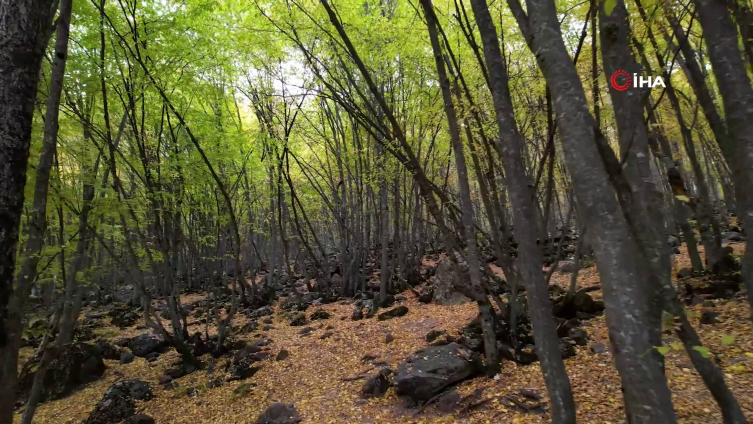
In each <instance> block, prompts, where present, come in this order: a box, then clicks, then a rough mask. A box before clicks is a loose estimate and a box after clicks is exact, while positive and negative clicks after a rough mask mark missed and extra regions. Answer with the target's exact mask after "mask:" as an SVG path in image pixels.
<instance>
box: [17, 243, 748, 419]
mask: <svg viewBox="0 0 753 424" xmlns="http://www.w3.org/2000/svg"><path fill="white" fill-rule="evenodd" d="M734 247H735V251H736V252H740V251H741V249H742V248H743V245H735V246H734ZM675 262H676V264H675V269H679V268H682V267H684V266H686V264H687V262H688V259H687V256H686V255H685V252H684V250H683V252H682V254H681V255H678V256H677V257H676V258H675ZM569 277H570V275H569V274H559V273H556V274H555V276H554V278H553V282H554V283H556V284H562V285H566V284H567V283H568V281H569ZM598 281H599V277H598V273H597V272H596V269H595V268H593V267H591V268H587V269H585V270H582V271H581V274H580V278H579V286H580V287H586V286H591V285H596V284H598ZM592 294H594V295H595V297H597V298H598V297H599V296H600V292H595V293H592ZM405 295H406V296H407V297H408V300H407V301H406V302H404V304H405V305H407V306H408V308H409V310H410V311H409V313H408V314H407V315H406V316H404V317H400V318H395V319H392V320H389V321H378V320H376V318H374V319H368V320H361V321H356V322H354V321H351V320H350V319H349V317H350V312H351V310H352V306H351V305H340V304H331V305H324V306H322V307H321V308H322V309H325V310H326V311H327V312H329V313H330V314H331V315H332V317H331V318H330V319H328V320H324V321H316V322H314V323H313V324H312V326H313V327H314V328H315V331H313V332H312V333H311V334H310V335H307V336H301V335H299V334H298V331H299V330H300V327H290V326H289V325H288V324H287V321H286V320H283V319H282V318H281V317H279V316H277V315H275V316H274V319H275V322H274V324H273V327H274V328H273V329H271V330H270V331H266V332H255V333H251V334H249V335H247V338H248V339H249V340H257V339H258V338H261V337H265V338H270V339H272V341H273V342H272V344H271V347H272V353H273V354H276V353H277V352H278V351H280V350H281V349H287V350H288V351H289V352H290V357H289V358H288V359H287V360H283V361H275V360H274V355H273V356H272V358H271V359H269V360H267V361H264V362H263V363H262V366H263V368H262V370H261V371H259V372H258V373H257V374H256V375H254V376H253V377H251V378H250V379H248V380H246V381H242V382H229V383H225V384H224V385H223V386H221V387H217V388H210V389H206V388H205V384H206V383H207V382H209V381H210V380H213V379H214V378H216V377H217V376H219V372H220V371H216V372H215V373H214V374H210V373H209V372H208V371H206V370H202V371H197V372H195V373H193V374H190V375H188V376H185V377H182V378H180V379H178V380H176V382H177V383H178V387H177V388H176V389H173V390H170V391H167V390H164V389H163V388H161V387H160V386H159V385H158V384H157V380H158V378H159V377H160V376H161V375H162V374H163V373H164V371H165V370H166V369H167V368H170V367H171V364H172V363H173V362H175V361H176V359H177V354H176V353H175V352H174V351H173V352H170V353H168V354H164V355H162V356H161V357H160V358H159V359H158V360H157V361H155V362H153V363H147V362H146V361H145V360H144V359H142V358H136V360H135V361H134V362H133V363H131V364H127V365H120V364H118V362H117V361H105V362H106V364H107V367H108V368H107V371H106V373H105V376H104V378H102V379H101V380H99V381H97V382H94V383H92V384H89V385H88V386H85V387H83V388H82V389H81V390H79V391H77V392H75V393H74V394H72V395H70V396H68V397H66V398H64V399H60V400H57V401H52V402H47V403H45V404H43V405H41V406H40V407H39V409H38V412H37V414H36V419H35V423H38V424H69V423H76V424H77V423H80V422H81V421H82V420H84V419H85V418H86V417H87V416H88V414H89V413H90V412H91V411H92V410H93V409H94V406H95V404H96V403H97V402H98V401H99V400H100V399H101V398H102V396H103V394H104V392H105V391H106V390H107V388H108V387H109V386H110V385H112V384H113V383H114V382H116V381H117V380H119V379H124V378H138V379H141V380H144V381H147V382H150V383H152V384H153V387H154V391H155V395H156V397H155V398H154V399H153V400H150V401H147V402H142V403H139V405H138V410H139V411H141V412H145V413H146V414H148V415H150V416H152V417H153V418H154V419H155V421H156V422H157V423H158V424H167V423H176V424H177V423H185V424H204V423H206V424H210V423H212V424H214V423H228V424H230V423H238V424H241V423H243V424H246V423H253V422H254V421H255V420H256V418H257V417H258V415H259V413H260V412H261V411H263V410H264V409H265V408H266V407H267V406H268V405H269V404H270V403H272V402H276V401H280V402H287V403H293V404H295V406H296V408H297V409H298V411H299V413H300V415H301V416H302V417H303V418H304V421H303V422H304V423H368V424H370V423H374V424H376V423H385V424H386V423H514V424H522V423H546V422H549V415H548V413H547V411H546V408H544V410H543V411H541V410H534V411H531V412H524V411H523V410H521V409H520V408H518V407H516V406H514V405H513V404H511V403H510V402H509V401H507V400H505V396H507V395H514V394H516V393H518V392H519V390H521V389H534V390H536V391H538V392H539V393H541V394H542V395H543V396H544V399H546V389H545V386H544V382H543V378H542V374H541V372H540V370H539V367H538V365H537V364H534V365H530V366H520V365H516V364H514V363H512V362H509V361H505V362H504V363H503V366H502V372H501V374H500V375H499V376H498V378H496V379H489V378H485V377H479V378H476V379H473V380H470V381H466V382H464V383H462V384H460V385H459V386H458V387H457V391H458V392H459V393H460V394H461V395H462V396H466V395H471V394H472V393H474V392H475V393H476V397H475V398H477V399H478V400H479V401H478V402H476V403H477V407H475V408H473V409H472V410H470V411H464V412H459V413H458V412H456V413H451V414H443V413H440V412H439V411H437V410H436V408H434V407H427V408H426V409H425V410H423V411H419V410H418V409H417V408H415V407H410V406H408V405H405V404H404V403H403V401H401V400H400V399H399V398H398V397H397V396H396V395H395V394H394V393H392V391H391V390H390V391H389V392H388V394H387V395H386V396H385V397H383V398H377V399H369V400H362V399H360V396H359V394H360V388H361V386H362V384H363V380H356V381H343V379H344V378H348V377H353V376H357V375H360V374H363V373H364V372H367V371H368V372H372V373H373V371H370V368H372V366H371V365H370V364H368V363H365V362H364V361H362V358H363V357H364V355H367V354H369V355H373V356H377V357H378V358H379V360H382V361H386V362H388V363H389V364H390V366H391V367H392V368H393V369H394V368H395V367H396V366H397V364H398V363H399V362H400V361H401V360H402V359H403V358H404V357H405V356H406V355H408V354H410V353H411V352H413V351H414V350H416V349H418V348H421V347H423V346H425V345H426V341H425V340H424V336H425V334H426V333H427V332H428V331H430V330H432V329H441V330H447V331H448V332H450V333H451V334H454V333H457V332H458V331H459V329H460V328H461V327H462V326H463V325H464V324H466V323H467V322H468V321H469V320H471V319H472V318H474V317H475V316H476V314H477V308H476V306H475V305H474V304H471V303H468V304H463V305H457V306H439V305H435V304H429V305H425V304H421V303H418V301H417V300H416V299H415V298H414V296H413V295H412V294H411V293H410V292H407V293H405ZM714 302H715V305H714V309H715V310H716V311H717V312H719V318H720V323H718V324H714V325H696V328H697V330H698V331H699V333H700V335H701V337H702V339H703V342H704V345H705V346H706V347H707V348H709V350H710V351H711V352H712V353H714V354H718V355H719V358H720V361H719V364H720V366H721V367H722V368H723V370H724V373H725V377H726V380H727V384H728V385H729V386H730V388H731V389H732V391H733V392H734V394H735V395H736V396H737V399H738V401H739V402H740V404H741V406H742V408H743V410H744V411H745V413H746V415H747V416H748V419H749V420H753V393H752V392H751V390H752V389H751V388H753V373H752V372H753V334H752V333H751V324H750V321H749V320H748V313H749V309H748V306H747V303H746V301H745V298H744V296H743V295H741V294H738V295H737V297H736V298H735V299H731V300H717V301H714ZM689 309H690V310H691V311H692V315H691V316H692V317H693V318H692V321H693V322H694V323H696V324H697V323H698V318H699V317H700V315H701V312H702V309H704V307H703V306H701V305H699V306H694V307H692V308H689ZM313 310H314V308H310V309H309V310H308V311H307V312H311V311H313ZM328 326H332V327H333V328H331V329H327V328H326V327H328ZM584 329H585V330H586V331H587V332H588V333H589V335H590V337H591V341H590V343H589V346H584V347H578V354H577V356H575V357H573V358H571V359H568V360H566V361H565V365H566V367H567V371H568V374H569V376H570V381H571V384H572V387H573V392H574V396H575V401H576V403H577V410H578V422H579V423H588V424H591V423H593V424H597V423H598V424H617V423H622V422H623V419H624V418H623V417H624V415H623V403H622V397H621V393H620V380H619V376H618V374H617V371H616V370H615V367H614V364H613V359H612V356H611V355H610V354H609V352H608V351H607V352H604V353H599V354H595V353H592V352H591V350H590V346H592V345H594V344H596V343H603V344H604V345H606V346H607V347H608V346H609V342H608V335H607V329H606V326H605V321H604V317H603V316H601V317H598V318H595V319H593V320H590V321H587V322H586V324H585V325H584ZM325 331H331V332H332V333H333V335H332V336H331V337H329V338H327V339H320V336H321V335H322V334H323V333H324V332H325ZM140 332H142V331H137V330H136V329H135V328H131V329H127V330H125V331H121V330H118V329H115V328H109V327H107V328H103V329H101V335H103V336H105V337H109V338H111V339H112V340H114V339H117V338H120V337H125V336H130V335H135V334H138V333H140ZM388 333H389V334H391V335H392V336H393V337H394V341H392V342H391V343H385V335H386V334H388ZM723 336H734V342H733V343H731V344H725V343H723V342H722V337H723ZM665 337H666V338H667V339H666V342H668V343H669V342H672V341H674V340H676V339H675V338H674V336H671V335H665ZM727 341H729V338H727ZM24 355H26V357H28V355H29V352H28V351H27V352H24ZM203 359H206V360H211V358H209V357H208V358H203ZM666 359H667V371H666V374H667V378H668V380H669V384H670V387H671V389H672V392H673V397H674V405H675V409H676V412H677V416H678V418H679V421H680V422H681V423H687V424H691V423H693V424H695V423H698V424H701V423H703V424H706V423H713V422H721V414H720V412H719V409H718V408H717V406H716V403H715V402H714V401H713V399H712V398H711V395H710V394H709V392H708V390H706V388H705V387H704V385H703V383H702V381H701V379H700V378H699V377H698V375H697V374H696V372H695V371H694V370H693V368H692V366H691V364H690V360H689V359H688V357H687V355H686V354H685V353H684V352H682V351H675V350H672V351H670V352H669V353H668V354H667V355H666ZM216 361H217V364H218V366H217V368H218V369H219V368H220V365H221V364H222V363H224V361H226V359H223V358H221V359H219V360H216ZM245 383H251V384H252V386H251V387H250V389H249V390H248V391H246V392H245V393H240V394H236V393H234V391H236V389H237V388H238V387H239V386H240V385H242V384H245ZM190 387H194V388H196V389H197V390H196V392H197V395H196V396H195V397H189V396H188V395H187V390H186V389H188V388H190ZM482 388H483V391H480V389H482ZM16 422H20V415H17V416H16Z"/></svg>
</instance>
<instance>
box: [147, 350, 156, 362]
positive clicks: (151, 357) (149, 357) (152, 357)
mask: <svg viewBox="0 0 753 424" xmlns="http://www.w3.org/2000/svg"><path fill="white" fill-rule="evenodd" d="M157 358H159V352H152V353H150V354H148V355H146V356H145V357H144V359H146V360H147V361H148V362H154V361H156V360H157Z"/></svg>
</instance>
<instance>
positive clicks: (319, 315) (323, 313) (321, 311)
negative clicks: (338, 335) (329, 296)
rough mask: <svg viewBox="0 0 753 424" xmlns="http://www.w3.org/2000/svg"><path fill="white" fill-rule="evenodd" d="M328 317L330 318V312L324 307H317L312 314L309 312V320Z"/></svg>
mask: <svg viewBox="0 0 753 424" xmlns="http://www.w3.org/2000/svg"><path fill="white" fill-rule="evenodd" d="M329 318H330V314H329V313H328V312H327V311H325V310H324V309H317V310H316V311H314V313H313V314H311V321H316V320H320V319H329Z"/></svg>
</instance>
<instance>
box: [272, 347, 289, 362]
mask: <svg viewBox="0 0 753 424" xmlns="http://www.w3.org/2000/svg"><path fill="white" fill-rule="evenodd" d="M289 356H290V352H288V350H287V349H282V350H280V352H279V353H278V354H277V356H275V361H284V360H286V359H288V357H289Z"/></svg>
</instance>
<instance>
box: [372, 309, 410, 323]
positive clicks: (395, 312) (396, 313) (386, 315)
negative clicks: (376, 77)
mask: <svg viewBox="0 0 753 424" xmlns="http://www.w3.org/2000/svg"><path fill="white" fill-rule="evenodd" d="M407 313H408V307H407V306H404V305H400V306H398V307H397V308H394V309H390V310H389V311H387V312H382V313H381V314H379V317H378V318H379V321H386V320H388V319H392V318H397V317H401V316H403V315H405V314H407Z"/></svg>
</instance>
